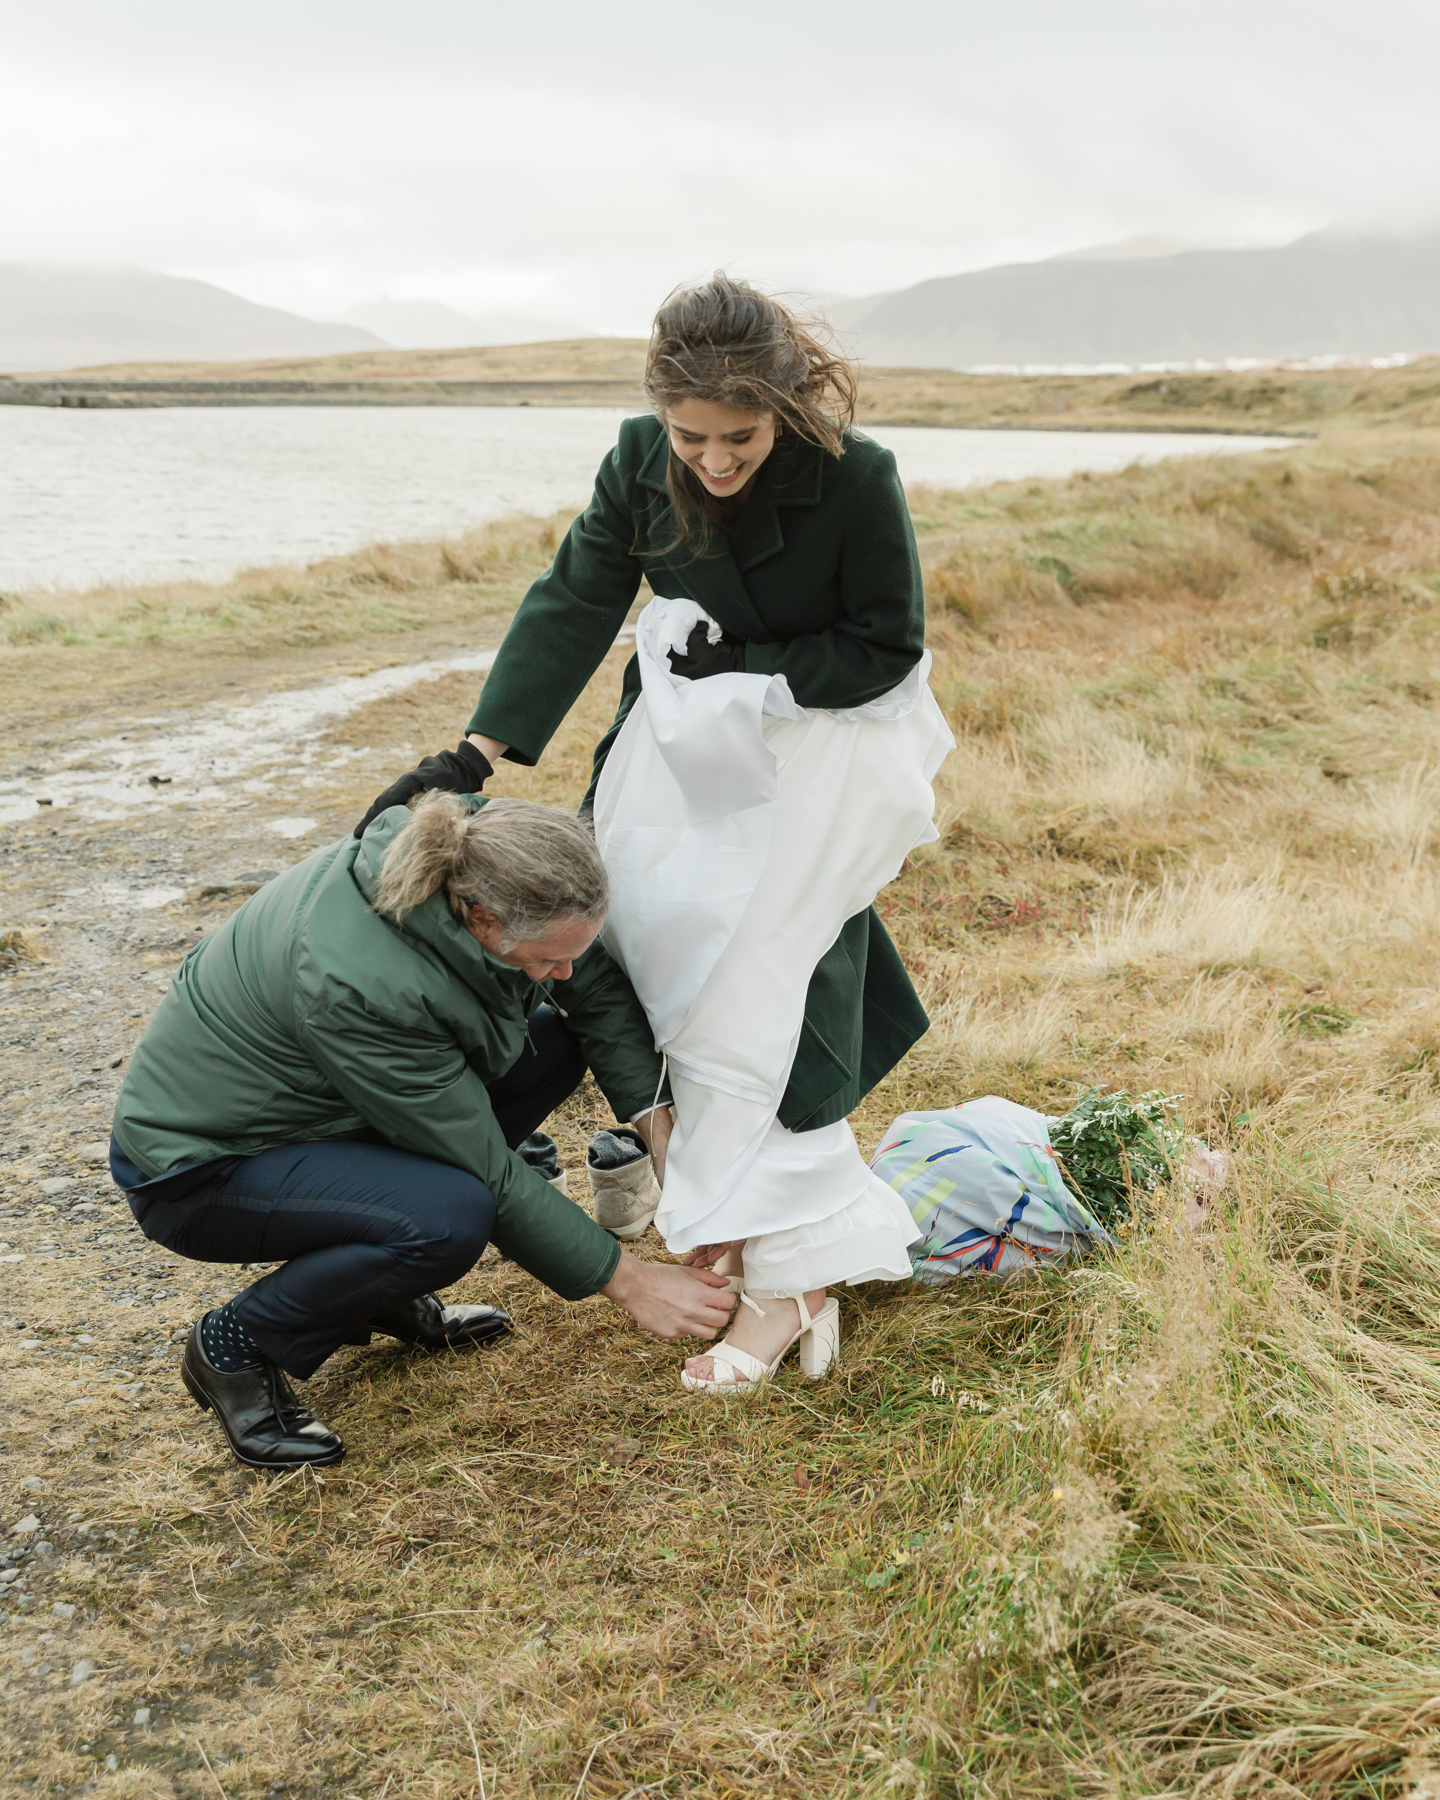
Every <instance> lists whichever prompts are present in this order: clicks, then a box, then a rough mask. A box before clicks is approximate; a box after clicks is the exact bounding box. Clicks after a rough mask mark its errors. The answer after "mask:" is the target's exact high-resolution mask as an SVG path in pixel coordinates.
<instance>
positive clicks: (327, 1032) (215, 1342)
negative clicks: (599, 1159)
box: [110, 795, 733, 1468]
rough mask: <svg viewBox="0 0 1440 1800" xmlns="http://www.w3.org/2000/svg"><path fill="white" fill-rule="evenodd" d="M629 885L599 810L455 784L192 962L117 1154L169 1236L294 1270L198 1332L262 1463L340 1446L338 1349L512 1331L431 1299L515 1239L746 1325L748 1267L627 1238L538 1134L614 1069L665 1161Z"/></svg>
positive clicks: (689, 1316) (284, 887)
mask: <svg viewBox="0 0 1440 1800" xmlns="http://www.w3.org/2000/svg"><path fill="white" fill-rule="evenodd" d="M607 892H608V890H607V882H606V877H605V871H604V867H603V865H602V864H601V862H600V859H599V856H598V855H597V853H596V849H595V844H594V841H593V838H592V836H591V834H590V832H589V830H588V828H587V827H586V825H585V824H584V823H583V822H582V821H580V820H577V819H575V818H573V817H572V816H571V815H569V814H567V813H564V812H561V811H560V810H558V809H557V808H554V807H543V806H532V805H530V804H528V803H527V802H524V801H517V800H497V801H492V802H486V801H484V800H472V801H468V802H466V801H461V800H458V799H455V798H453V797H451V796H449V795H435V796H433V797H432V798H430V799H428V800H427V801H425V802H424V803H423V804H422V805H421V806H420V807H419V808H418V809H417V810H416V812H415V813H414V814H413V815H412V814H411V813H410V812H408V811H407V810H406V809H405V808H403V807H397V808H395V809H393V810H391V811H387V812H386V813H385V814H383V815H382V816H381V817H379V818H377V819H376V821H375V822H374V824H372V826H371V827H370V829H369V830H368V831H367V832H366V834H365V836H364V838H363V839H361V840H359V841H357V840H355V839H354V838H345V839H343V840H342V841H341V842H340V843H338V844H332V845H331V846H330V847H329V848H328V849H325V850H319V851H317V852H316V853H315V854H314V855H313V856H310V857H308V858H306V860H305V861H304V862H302V863H298V864H297V865H296V866H295V867H294V868H293V869H290V870H288V871H287V872H286V874H284V875H282V876H281V877H280V878H279V879H278V880H275V881H272V882H270V883H269V884H268V885H267V886H265V887H263V888H262V889H261V890H260V891H259V893H257V894H256V895H255V896H254V897H253V898H252V899H250V900H249V901H247V902H246V904H245V905H244V906H243V907H241V908H240V910H239V912H237V913H236V914H235V915H234V917H233V918H231V919H230V920H228V921H227V923H226V924H225V925H224V926H222V927H221V929H220V930H219V931H217V932H215V933H214V934H213V935H212V936H210V937H208V938H206V939H205V941H204V942H203V943H201V944H199V945H197V947H196V948H195V949H194V950H192V951H191V953H190V955H189V956H188V957H187V958H186V959H185V962H184V963H183V964H182V965H181V968H180V970H179V973H178V974H177V975H176V978H175V980H174V982H173V983H172V985H171V987H170V988H169V990H168V991H167V992H166V994H165V997H164V999H163V1000H162V1001H161V1003H160V1006H159V1008H158V1009H157V1011H156V1013H155V1016H154V1018H153V1019H152V1020H151V1022H150V1024H149V1026H148V1028H147V1029H146V1032H145V1035H144V1037H143V1038H142V1039H141V1041H140V1044H139V1046H138V1047H137V1049H136V1051H135V1054H134V1056H133V1058H132V1059H131V1063H130V1069H129V1072H128V1073H127V1075H126V1078H125V1081H124V1084H123V1086H122V1087H121V1090H120V1094H119V1097H118V1100H117V1103H116V1110H115V1119H114V1126H113V1137H112V1142H111V1162H110V1166H111V1170H112V1173H113V1174H114V1177H115V1180H116V1182H117V1183H118V1184H119V1185H120V1186H121V1187H122V1188H124V1189H125V1190H126V1192H127V1196H128V1198H129V1201H130V1205H131V1209H132V1211H133V1212H134V1214H135V1217H136V1219H137V1221H138V1222H139V1225H140V1228H141V1230H142V1231H143V1232H144V1233H145V1235H146V1236H147V1237H149V1238H152V1239H153V1240H155V1241H156V1242H157V1243H161V1244H164V1245H165V1247H166V1248H167V1249H169V1250H173V1251H175V1252H176V1253H177V1254H179V1255H181V1256H188V1257H193V1258H196V1259H197V1260H199V1261H202V1262H241V1263H244V1262H258V1261H265V1262H272V1261H276V1260H280V1261H281V1262H282V1264H283V1266H282V1267H280V1268H278V1269H275V1270H272V1271H271V1272H270V1273H269V1274H266V1275H263V1276H261V1278H260V1279H259V1280H258V1281H256V1282H254V1283H252V1284H251V1286H249V1287H248V1288H246V1289H245V1290H244V1292H243V1293H241V1294H239V1295H237V1296H236V1297H235V1298H234V1299H233V1300H231V1301H230V1302H229V1303H228V1304H227V1305H225V1306H222V1307H219V1308H217V1309H216V1310H214V1311H212V1312H209V1313H207V1314H206V1315H205V1316H204V1317H203V1318H201V1319H199V1320H198V1321H197V1322H196V1324H195V1327H194V1329H193V1330H192V1332H191V1334H190V1341H189V1343H188V1345H187V1347H186V1351H185V1360H184V1366H183V1371H182V1373H183V1377H184V1380H185V1384H186V1386H187V1388H188V1389H189V1391H190V1393H191V1396H192V1397H193V1398H194V1400H195V1402H196V1404H197V1405H199V1406H201V1407H203V1408H205V1409H207V1410H208V1409H213V1410H214V1411H215V1413H216V1414H217V1416H218V1418H219V1421H220V1423H221V1425H222V1427H223V1428H224V1431H225V1434H226V1437H227V1439H228V1441H229V1444H230V1447H231V1449H232V1451H233V1452H234V1453H235V1455H236V1456H237V1457H239V1458H240V1460H241V1461H242V1462H246V1463H249V1464H251V1465H252V1466H255V1467H269V1468H284V1467H293V1466H295V1465H297V1464H300V1463H311V1464H326V1463H331V1462H336V1461H338V1460H339V1459H340V1457H341V1456H342V1455H343V1454H344V1445H343V1444H342V1443H341V1442H340V1439H339V1438H338V1437H337V1436H336V1434H335V1433H334V1432H333V1431H331V1430H330V1428H329V1427H328V1426H327V1425H325V1424H323V1423H322V1422H321V1421H320V1420H318V1419H316V1418H314V1417H313V1416H312V1415H311V1414H309V1413H308V1412H307V1411H305V1410H304V1409H303V1408H302V1407H301V1406H300V1405H299V1403H298V1402H297V1401H296V1398H295V1396H294V1393H293V1392H292V1391H291V1389H290V1388H289V1386H288V1383H287V1381H286V1376H287V1375H291V1376H299V1377H304V1376H309V1375H311V1374H313V1373H314V1372H315V1370H316V1369H317V1368H319V1366H320V1365H321V1363H323V1362H324V1361H325V1359H326V1357H328V1356H329V1355H330V1354H331V1352H332V1351H333V1350H335V1349H336V1348H337V1347H338V1346H339V1345H340V1344H346V1343H349V1344H357V1343H358V1344H365V1343H368V1342H369V1341H370V1334H371V1333H372V1332H373V1331H379V1332H383V1333H386V1334H388V1335H389V1336H391V1337H396V1338H399V1339H400V1340H401V1341H402V1342H406V1343H410V1344H415V1345H419V1346H423V1347H425V1348H431V1349H443V1348H455V1347H459V1346H461V1345H463V1344H467V1343H481V1342H484V1341H486V1340H487V1339H489V1338H492V1337H494V1336H497V1335H500V1334H502V1333H503V1332H504V1331H506V1330H507V1329H508V1327H509V1320H508V1319H507V1318H506V1315H505V1314H504V1313H501V1312H498V1311H497V1310H496V1309H495V1308H493V1307H482V1306H476V1307H442V1305H441V1304H440V1302H439V1301H438V1300H437V1299H436V1298H435V1296H434V1294H433V1292H432V1291H431V1290H432V1289H434V1288H437V1287H445V1286H448V1285H449V1284H450V1283H451V1282H454V1281H458V1280H459V1279H460V1277H461V1276H462V1275H464V1274H466V1273H467V1272H468V1271H469V1270H470V1269H471V1268H472V1267H473V1266H474V1265H475V1263H476V1262H477V1261H478V1260H479V1258H480V1256H481V1254H482V1252H483V1251H484V1249H485V1246H486V1243H487V1242H488V1241H489V1240H490V1239H491V1238H492V1237H493V1238H494V1240H495V1242H496V1243H497V1244H498V1245H499V1246H500V1248H501V1249H502V1250H503V1251H504V1252H505V1253H506V1254H507V1255H508V1256H511V1257H513V1258H514V1259H515V1261H516V1262H518V1263H519V1264H521V1266H522V1267H523V1268H525V1269H527V1270H529V1271H530V1273H531V1274H533V1275H536V1276H537V1277H538V1278H539V1279H540V1280H542V1281H544V1282H545V1283H546V1284H547V1285H548V1286H550V1287H551V1288H553V1289H554V1290H555V1292H556V1293H558V1294H560V1295H562V1296H563V1297H564V1298H565V1299H570V1300H576V1299H581V1298H583V1297H584V1296H586V1295H588V1294H592V1293H596V1292H600V1293H604V1294H607V1295H609V1296H610V1297H611V1298H612V1299H615V1300H617V1301H618V1302H619V1303H620V1305H622V1306H624V1307H625V1308H626V1309H627V1310H628V1311H629V1312H630V1313H632V1314H633V1315H634V1317H635V1318H636V1319H637V1320H638V1321H639V1323H640V1324H641V1325H643V1326H644V1327H645V1328H646V1329H648V1330H651V1331H655V1332H657V1333H659V1334H660V1335H661V1336H669V1337H679V1336H683V1335H687V1334H689V1333H691V1332H694V1331H700V1332H703V1333H706V1334H709V1333H713V1332H714V1331H715V1330H718V1329H719V1328H720V1327H721V1326H723V1324H724V1322H725V1320H726V1318H728V1316H729V1313H730V1310H731V1306H732V1304H733V1302H732V1301H731V1299H730V1296H729V1295H728V1294H727V1293H725V1291H724V1283H723V1281H721V1280H720V1279H719V1278H718V1277H715V1276H706V1277H703V1278H702V1280H701V1282H700V1283H699V1284H697V1283H696V1282H695V1281H694V1280H687V1277H690V1276H691V1274H692V1272H691V1271H689V1270H684V1269H678V1268H675V1267H673V1266H672V1267H664V1266H657V1265H654V1264H646V1263H640V1262H637V1261H636V1260H635V1259H634V1258H632V1257H629V1256H625V1255H623V1254H622V1253H621V1252H620V1250H619V1248H618V1246H617V1245H616V1243H615V1241H614V1239H613V1238H611V1237H609V1236H608V1235H607V1234H606V1233H605V1232H604V1231H602V1230H601V1229H600V1227H599V1226H598V1225H596V1224H595V1223H594V1221H593V1220H592V1219H590V1218H588V1217H587V1216H586V1214H585V1213H583V1212H582V1211H581V1210H580V1208H579V1207H577V1206H574V1205H572V1204H571V1203H570V1202H569V1201H568V1200H566V1199H564V1198H563V1197H562V1196H561V1195H560V1194H559V1193H557V1192H556V1190H555V1188H554V1187H553V1186H551V1184H550V1183H549V1182H548V1181H547V1180H546V1179H545V1177H544V1176H543V1175H541V1174H539V1173H538V1172H537V1171H536V1170H535V1169H533V1168H531V1167H530V1166H529V1165H528V1164H527V1163H526V1162H525V1161H524V1160H523V1159H522V1158H521V1157H520V1156H518V1155H516V1153H515V1147H516V1146H517V1145H518V1144H520V1143H521V1142H522V1141H523V1140H524V1139H525V1138H526V1137H527V1136H529V1134H530V1133H531V1132H533V1131H534V1130H535V1129H536V1127H537V1126H538V1125H539V1124H540V1123H541V1122H542V1121H543V1120H544V1119H545V1117H546V1116H547V1115H548V1114H549V1113H550V1112H551V1111H552V1110H553V1109H554V1108H555V1107H556V1106H558V1105H559V1104H560V1102H561V1101H562V1100H564V1099H565V1098H566V1097H567V1096H568V1095H570V1094H571V1093H573V1092H574V1090H575V1089H576V1087H577V1086H578V1085H579V1083H580V1081H581V1080H582V1078H583V1076H584V1074H585V1069H586V1065H587V1063H588V1064H589V1065H590V1066H591V1067H593V1069H594V1071H595V1076H596V1079H597V1080H598V1082H599V1083H600V1086H601V1088H602V1090H603V1091H604V1092H605V1094H606V1097H607V1098H608V1099H609V1101H610V1103H611V1105H612V1106H613V1107H614V1108H615V1109H616V1113H617V1116H618V1117H620V1118H629V1119H632V1120H633V1121H634V1122H635V1124H636V1127H637V1129H638V1130H639V1131H640V1133H641V1135H642V1137H643V1138H644V1140H645V1142H646V1144H647V1145H648V1146H649V1147H651V1148H652V1149H653V1151H654V1154H655V1157H656V1162H657V1165H659V1166H660V1167H662V1168H663V1160H664V1151H665V1140H666V1138H667V1137H668V1135H669V1122H670V1119H669V1109H668V1107H667V1106H665V1105H659V1106H657V1101H659V1100H660V1099H661V1094H660V1092H659V1091H658V1090H659V1088H660V1075H661V1066H660V1059H659V1057H658V1056H657V1055H656V1054H655V1050H654V1047H653V1043H652V1040H651V1036H650V1032H649V1028H648V1026H647V1024H646V1020H645V1017H644V1014H643V1012H642V1011H641V1009H640V1006H639V1004H638V1002H637V1000H636V998H635V995H634V992H633V990H632V988H631V986H630V984H629V982H628V981H627V980H626V978H625V976H624V975H623V973H622V972H621V971H620V970H619V969H618V968H617V967H616V965H615V963H614V962H613V961H612V959H611V958H610V956H609V955H608V954H607V953H606V951H605V949H604V947H603V946H602V945H600V944H597V943H595V942H594V939H595V937H596V935H597V934H598V932H599V930H600V927H601V925H602V924H603V922H604V917H605V908H606V902H607Z"/></svg>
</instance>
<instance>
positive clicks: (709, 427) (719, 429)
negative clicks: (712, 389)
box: [664, 400, 775, 500]
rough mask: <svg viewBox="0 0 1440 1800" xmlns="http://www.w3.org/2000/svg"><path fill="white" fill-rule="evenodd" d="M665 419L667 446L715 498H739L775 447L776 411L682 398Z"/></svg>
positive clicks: (668, 409) (669, 408)
mask: <svg viewBox="0 0 1440 1800" xmlns="http://www.w3.org/2000/svg"><path fill="white" fill-rule="evenodd" d="M664 417H665V429H666V431H667V432H668V434H669V437H670V448H671V449H672V450H673V451H674V452H675V454H676V455H677V456H678V457H679V458H680V460H681V462H683V463H684V464H685V466H686V467H687V468H688V469H693V470H694V471H695V474H696V476H697V477H698V479H699V480H700V482H701V484H702V485H703V487H704V488H705V491H706V493H709V494H714V496H715V497H716V499H717V500H721V499H726V498H728V497H729V496H730V495H732V494H738V493H739V492H740V491H741V489H742V488H744V487H745V486H746V485H747V483H748V482H749V481H750V479H751V478H752V476H753V475H754V473H755V471H756V470H757V469H758V468H759V467H760V465H761V463H763V462H764V460H765V458H766V457H767V456H768V455H769V454H770V452H771V451H772V450H773V449H774V448H775V415H774V413H768V412H763V413H751V412H737V411H736V410H735V408H734V407H733V406H720V405H719V404H717V402H715V401H713V400H681V401H679V402H678V403H677V404H676V405H674V406H670V407H667V408H666V409H665V415H664Z"/></svg>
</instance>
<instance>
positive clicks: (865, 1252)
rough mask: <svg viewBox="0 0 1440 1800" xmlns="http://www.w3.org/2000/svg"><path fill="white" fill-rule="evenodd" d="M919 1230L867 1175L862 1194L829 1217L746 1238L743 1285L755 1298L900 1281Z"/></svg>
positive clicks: (891, 1192)
mask: <svg viewBox="0 0 1440 1800" xmlns="http://www.w3.org/2000/svg"><path fill="white" fill-rule="evenodd" d="M921 1236H922V1234H921V1232H920V1230H919V1228H918V1227H917V1226H916V1224H915V1221H914V1220H913V1219H912V1218H911V1216H910V1209H909V1208H908V1207H907V1206H906V1204H905V1202H904V1201H903V1200H902V1199H901V1198H900V1196H899V1195H898V1194H897V1193H896V1192H895V1190H894V1188H891V1187H887V1186H886V1185H885V1183H884V1182H883V1181H880V1180H878V1179H877V1178H876V1177H875V1176H873V1175H872V1176H871V1178H870V1180H869V1182H868V1183H867V1185H866V1187H865V1189H864V1191H863V1192H862V1193H861V1194H860V1195H859V1196H858V1198H856V1199H854V1200H852V1201H851V1202H850V1204H849V1205H848V1206H843V1207H841V1208H840V1210H839V1211H838V1212H833V1213H831V1214H830V1215H829V1217H828V1218H824V1219H817V1220H816V1221H815V1222H814V1223H812V1224H809V1225H795V1226H792V1227H791V1228H790V1230H788V1231H771V1232H767V1233H765V1235H764V1236H762V1237H752V1238H749V1239H747V1240H746V1244H745V1249H744V1253H743V1260H744V1267H745V1287H746V1290H747V1292H749V1293H752V1294H753V1295H754V1296H755V1297H756V1299H760V1300H764V1299H771V1298H778V1297H780V1296H782V1295H790V1294H804V1293H808V1292H810V1291H811V1290H812V1289H814V1288H822V1287H835V1286H837V1285H838V1284H839V1283H841V1282H846V1283H848V1284H849V1285H850V1286H852V1287H853V1286H854V1285H855V1284H856V1283H857V1282H860V1281H903V1280H905V1279H906V1278H907V1277H908V1276H909V1274H910V1246H911V1244H918V1243H919V1242H920V1239H921Z"/></svg>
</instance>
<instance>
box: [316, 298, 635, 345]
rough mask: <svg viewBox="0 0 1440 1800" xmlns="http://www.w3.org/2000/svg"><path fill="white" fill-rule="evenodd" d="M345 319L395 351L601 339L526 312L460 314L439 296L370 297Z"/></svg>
mask: <svg viewBox="0 0 1440 1800" xmlns="http://www.w3.org/2000/svg"><path fill="white" fill-rule="evenodd" d="M345 317H346V318H347V319H349V320H351V321H353V323H355V324H356V325H365V326H368V327H369V328H370V330H371V331H378V332H379V333H380V335H381V337H383V338H384V339H385V341H386V342H387V343H389V344H393V345H394V346H395V348H396V349H397V350H468V349H471V348H474V347H477V346H480V345H492V344H547V343H560V342H569V341H572V340H573V339H575V338H584V337H598V336H599V333H598V332H594V331H586V330H585V329H584V327H583V326H580V325H570V324H559V325H557V324H555V323H554V321H553V320H549V319H537V318H533V317H531V316H530V315H529V314H526V313H481V314H480V315H479V316H478V317H475V316H471V315H470V314H469V313H462V312H457V311H456V310H455V308H454V307H453V306H445V305H443V304H442V303H441V302H440V301H438V300H367V301H366V303H365V304H364V305H363V306H353V307H351V309H350V311H349V312H348V313H346V315H345Z"/></svg>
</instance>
